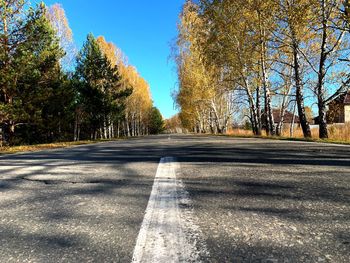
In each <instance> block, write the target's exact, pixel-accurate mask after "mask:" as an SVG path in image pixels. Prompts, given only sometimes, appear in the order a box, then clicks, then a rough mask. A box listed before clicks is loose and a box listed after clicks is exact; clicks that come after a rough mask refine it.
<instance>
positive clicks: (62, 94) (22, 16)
mask: <svg viewBox="0 0 350 263" xmlns="http://www.w3.org/2000/svg"><path fill="white" fill-rule="evenodd" d="M25 4H26V1H24V0H11V1H2V0H0V128H1V133H2V134H1V138H0V140H3V141H1V142H0V143H1V144H2V143H3V142H5V145H17V144H33V143H47V142H55V141H69V140H73V139H74V140H80V139H96V138H97V137H98V138H100V139H111V138H113V137H116V136H120V135H122V134H125V135H129V134H130V132H129V131H128V129H129V128H130V125H129V124H130V122H129V120H127V117H126V115H127V114H126V113H125V112H126V103H127V101H126V99H127V98H128V97H130V95H131V94H132V93H133V89H132V88H130V87H136V90H138V91H139V92H138V93H137V92H135V93H134V94H136V95H137V96H141V94H142V93H140V87H142V89H144V90H145V91H149V89H148V84H147V83H146V82H145V81H143V82H142V81H139V82H138V83H136V84H135V83H133V82H132V81H131V80H134V79H135V78H134V77H133V76H134V75H132V74H129V75H128V76H129V78H130V79H126V78H125V75H127V74H126V72H136V69H135V70H134V71H133V68H132V67H131V66H126V65H124V64H123V63H120V61H121V60H120V59H121V57H120V58H119V57H118V56H117V53H115V54H114V53H106V50H107V49H101V47H100V45H99V44H98V41H97V40H96V39H95V38H94V36H93V35H92V34H89V35H88V37H87V40H86V42H85V44H84V46H83V48H82V49H81V51H80V52H79V54H78V55H77V57H76V68H75V72H67V68H68V67H67V65H66V67H65V70H63V69H62V66H61V65H60V62H62V58H64V57H65V56H66V54H65V51H66V52H71V51H72V50H69V49H67V47H66V46H65V45H64V44H65V42H66V40H71V39H70V38H69V34H71V32H69V30H70V29H69V27H68V21H67V19H66V17H65V16H64V10H63V9H62V8H61V7H60V6H56V7H55V8H54V9H52V8H51V9H48V8H47V7H46V6H45V5H44V4H43V3H40V4H39V5H37V6H36V7H35V8H33V7H31V6H30V4H28V5H29V6H26V7H25ZM59 24H62V25H64V28H63V29H64V30H65V31H64V32H61V31H60V30H59V29H60V27H59V26H57V25H59ZM53 26H55V28H53ZM67 30H68V31H67ZM67 32H68V33H67ZM67 34H68V35H67ZM63 38H65V39H63ZM107 45H108V48H109V47H111V45H110V44H107ZM63 48H64V49H63ZM110 50H111V51H113V50H114V51H116V52H117V49H116V48H115V49H113V47H112V48H111V49H110ZM114 51H113V52H114ZM74 54H75V53H74ZM107 55H109V56H115V58H116V59H114V60H111V59H109V58H108V57H107ZM118 58H119V59H118ZM113 61H114V62H113ZM112 63H113V64H112ZM61 64H62V63H61ZM63 64H64V63H63ZM118 67H121V68H122V70H121V72H122V73H123V74H124V75H123V76H124V79H122V77H121V74H120V69H119V68H118ZM70 69H71V68H70ZM72 70H73V69H72ZM139 79H140V78H139ZM143 94H144V93H143ZM148 98H150V94H149V96H148ZM134 100H135V98H134V99H133V100H130V101H129V100H128V103H129V106H128V107H129V108H130V105H131V106H132V107H135V109H136V110H137V112H140V114H139V116H138V118H137V119H136V118H135V117H134V116H133V121H134V123H137V124H138V125H139V126H138V133H141V132H142V133H147V130H148V124H149V123H150V121H149V118H148V116H149V112H148V109H150V108H151V105H149V104H147V103H146V104H145V103H144V102H142V103H140V102H137V103H134V104H133V103H131V102H134ZM150 104H151V103H150ZM145 108H146V109H147V111H142V110H141V109H145ZM129 110H130V109H129ZM141 113H142V114H143V116H147V117H143V116H142V120H141ZM158 114H159V116H156V115H154V116H156V117H155V118H154V121H153V122H152V124H153V125H154V127H155V128H152V130H153V131H154V132H155V133H158V132H160V131H161V129H160V128H159V127H160V126H162V125H160V124H159V120H158V119H157V118H159V117H160V118H161V116H160V113H159V111H158ZM141 122H143V123H141ZM140 127H142V131H141V128H140ZM132 129H133V131H134V132H133V133H132V135H136V133H135V130H136V125H134V126H133V127H132Z"/></svg>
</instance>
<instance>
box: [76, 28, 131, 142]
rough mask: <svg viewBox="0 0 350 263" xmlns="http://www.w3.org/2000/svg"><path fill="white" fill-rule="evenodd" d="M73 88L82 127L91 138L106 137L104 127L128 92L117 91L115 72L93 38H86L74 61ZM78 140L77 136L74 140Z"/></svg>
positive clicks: (115, 69) (117, 80)
mask: <svg viewBox="0 0 350 263" xmlns="http://www.w3.org/2000/svg"><path fill="white" fill-rule="evenodd" d="M75 79H76V87H77V91H78V94H79V98H78V100H79V105H77V106H78V107H80V108H82V110H83V112H84V113H85V114H84V115H85V116H86V117H85V119H84V120H81V121H83V124H84V125H85V126H86V127H87V128H88V130H89V132H90V137H91V138H94V139H96V138H97V135H98V133H99V134H100V137H101V138H104V137H106V136H105V134H106V129H107V126H108V124H109V122H110V120H111V118H112V117H113V116H119V115H120V111H122V109H123V100H124V99H125V98H126V97H127V96H129V95H130V94H131V90H130V89H126V90H122V89H121V88H120V79H121V78H120V75H119V73H118V68H117V67H116V66H112V65H111V63H110V62H109V60H108V59H107V57H106V55H104V54H103V52H102V50H101V49H100V47H99V45H98V43H97V41H96V39H95V37H94V36H93V35H92V34H89V35H88V37H87V40H86V42H85V44H84V46H83V48H82V50H81V51H80V53H79V55H78V58H77V68H76V74H75ZM75 137H79V136H75Z"/></svg>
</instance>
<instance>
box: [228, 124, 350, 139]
mask: <svg viewBox="0 0 350 263" xmlns="http://www.w3.org/2000/svg"><path fill="white" fill-rule="evenodd" d="M328 128H329V139H326V140H321V139H319V137H318V134H319V129H318V127H312V129H311V133H312V139H307V141H315V142H329V143H339V144H350V123H347V124H335V125H329V127H328ZM227 135H229V136H234V137H256V136H254V134H253V132H252V131H250V130H244V129H232V130H230V131H228V132H227ZM259 137H260V138H270V139H284V140H305V139H304V136H303V131H302V129H301V128H300V127H296V128H295V129H294V133H293V136H292V137H291V136H290V128H289V127H288V126H286V127H285V128H284V130H283V133H282V136H281V137H269V136H266V133H265V131H263V135H262V136H259Z"/></svg>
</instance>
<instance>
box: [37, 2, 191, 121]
mask: <svg viewBox="0 0 350 263" xmlns="http://www.w3.org/2000/svg"><path fill="white" fill-rule="evenodd" d="M32 2H39V1H38V0H37V1H35V0H34V1H32ZM44 2H45V3H46V4H47V5H52V4H54V3H60V4H61V5H62V6H63V8H64V9H65V11H66V15H67V17H68V20H69V24H70V27H71V28H72V30H73V34H74V40H75V42H76V44H77V46H78V48H80V47H81V46H82V43H83V42H84V41H85V39H86V35H87V34H88V33H89V32H91V33H93V34H94V35H95V36H96V37H97V36H99V35H103V36H105V38H106V40H107V41H111V42H113V43H115V44H116V45H117V46H118V47H119V48H121V49H122V50H123V52H124V53H125V54H126V56H127V57H128V58H129V62H130V64H132V65H134V66H136V67H137V69H138V71H139V72H140V74H141V75H142V77H144V78H145V79H146V80H147V81H148V83H149V84H150V86H151V91H152V97H153V100H154V103H155V105H156V106H157V107H158V108H159V109H160V111H161V112H162V114H163V116H164V117H165V118H169V117H171V116H172V115H174V114H175V113H176V110H175V109H174V103H173V100H172V98H171V92H172V90H173V89H174V88H175V87H176V83H177V77H176V72H175V69H174V64H173V63H172V61H169V55H170V53H171V48H170V43H171V42H172V41H173V39H174V38H175V37H176V24H177V20H178V15H179V12H180V9H181V6H182V4H183V2H184V0H148V1H144V0H134V1H133V0H128V1H125V0H100V1H92V0H56V1H55V0H46V1H44Z"/></svg>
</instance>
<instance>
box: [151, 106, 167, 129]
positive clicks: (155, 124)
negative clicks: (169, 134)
mask: <svg viewBox="0 0 350 263" xmlns="http://www.w3.org/2000/svg"><path fill="white" fill-rule="evenodd" d="M164 126H165V123H164V120H163V116H162V114H161V113H160V111H159V110H158V109H157V108H156V107H153V108H152V110H151V113H150V127H149V129H150V134H159V133H161V132H163V131H164Z"/></svg>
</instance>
